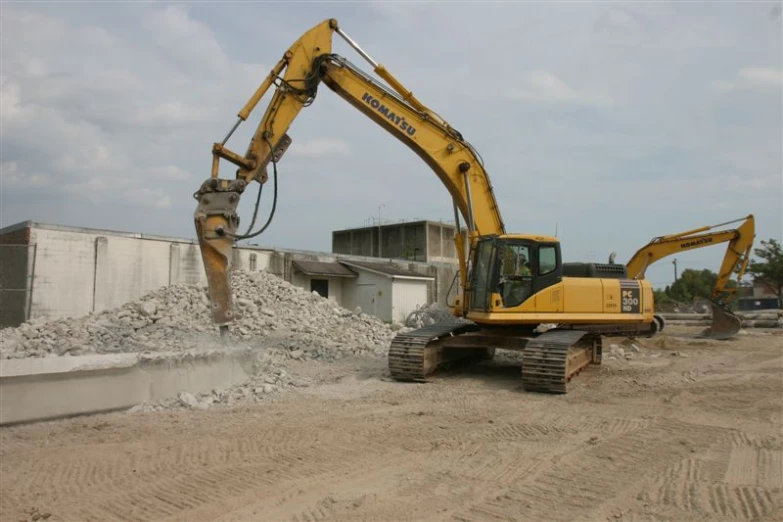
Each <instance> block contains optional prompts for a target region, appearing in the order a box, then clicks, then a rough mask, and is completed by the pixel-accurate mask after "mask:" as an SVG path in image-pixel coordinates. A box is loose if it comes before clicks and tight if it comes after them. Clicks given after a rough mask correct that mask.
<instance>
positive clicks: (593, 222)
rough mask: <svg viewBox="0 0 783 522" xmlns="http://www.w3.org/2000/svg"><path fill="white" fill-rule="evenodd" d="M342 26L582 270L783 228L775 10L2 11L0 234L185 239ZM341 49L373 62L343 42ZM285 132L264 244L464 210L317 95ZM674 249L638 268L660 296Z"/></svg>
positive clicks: (295, 242) (504, 207) (706, 256)
mask: <svg viewBox="0 0 783 522" xmlns="http://www.w3.org/2000/svg"><path fill="white" fill-rule="evenodd" d="M329 17H335V18H337V19H338V20H339V21H340V24H341V27H342V28H343V29H344V30H345V31H346V32H347V33H348V34H349V35H350V36H351V37H352V38H353V39H354V40H356V41H357V42H359V43H360V45H362V46H363V48H364V49H365V50H366V51H367V52H368V53H369V54H370V55H371V56H372V57H373V58H374V59H375V60H376V61H379V62H381V63H383V64H384V65H386V66H387V67H388V68H389V69H390V70H391V71H392V73H393V74H395V75H396V76H397V77H398V78H399V79H400V80H401V81H402V82H403V83H404V84H405V85H406V86H407V87H408V88H409V89H411V90H412V91H413V92H414V93H415V94H416V95H417V96H418V97H419V99H420V100H422V101H423V102H424V103H425V104H427V105H429V106H430V107H431V108H432V109H433V110H435V111H436V112H438V113H439V114H441V115H442V116H443V117H444V118H446V119H447V120H448V121H449V122H450V123H451V124H452V125H453V126H454V127H456V128H457V129H459V130H460V131H461V132H462V134H463V135H464V136H465V137H466V138H467V139H468V140H469V141H471V142H472V143H473V144H474V145H475V146H476V147H477V149H478V150H479V151H480V153H481V155H482V156H483V158H484V161H485V166H486V168H487V170H488V172H489V173H490V176H491V179H492V182H493V185H494V187H495V190H496V194H497V197H498V200H499V203H500V206H501V211H502V214H503V217H504V220H505V222H506V226H507V229H508V230H509V231H510V232H531V233H546V234H554V233H555V231H557V233H558V236H559V237H560V238H561V240H562V242H563V251H564V255H565V256H566V258H567V259H569V260H593V261H605V260H606V258H607V256H608V254H609V253H610V252H611V251H615V252H617V254H618V256H617V259H618V261H627V260H628V258H629V257H630V256H631V255H632V254H633V252H634V251H635V250H636V249H637V248H639V247H641V246H642V245H644V244H645V243H646V242H647V241H649V240H650V239H651V238H652V237H654V236H658V235H663V234H668V233H673V232H677V231H681V230H686V229H690V228H694V227H697V226H702V225H708V224H715V223H721V222H724V221H728V220H730V219H734V218H740V217H743V216H745V215H747V214H750V213H753V214H755V216H756V218H757V234H758V239H757V241H758V240H760V239H766V238H770V237H774V238H777V239H779V240H780V239H781V236H782V235H783V231H782V230H781V229H782V228H783V224H782V223H783V214H782V210H781V207H782V204H781V201H782V198H783V187H782V186H781V162H782V157H783V150H782V146H781V141H782V137H781V118H782V116H783V110H782V107H781V99H782V94H781V91H782V90H783V80H782V78H783V75H782V74H783V73H781V47H782V46H781V12H780V3H762V2H753V3H751V2H748V3H744V4H740V3H718V2H712V3H709V2H688V3H684V2H683V3H679V4H669V3H657V2H656V3H641V2H634V3H627V4H623V3H616V2H615V3H597V2H590V3H587V2H585V3H575V2H569V3H565V2H564V3H548V4H545V3H510V2H508V3H489V2H485V3H480V4H479V3H477V2H476V3H454V2H451V3H441V4H438V3H419V4H417V5H414V3H410V2H387V3H377V4H365V3H345V2H342V3H293V2H279V3H270V2H256V3H228V2H226V3H223V4H220V5H219V4H218V3H217V2H215V3H193V4H187V3H166V2H151V3H147V2H145V3H118V4H110V3H108V2H107V3H76V2H74V3H66V2H63V3H35V2H19V3H3V5H2V51H1V53H0V54H1V56H0V57H1V58H2V72H1V74H0V76H1V80H2V100H1V101H2V184H1V185H0V188H1V193H0V198H1V199H0V206H1V208H0V227H4V226H8V225H11V224H13V223H17V222H19V221H24V220H28V219H29V220H35V221H43V222H49V223H57V224H65V225H75V226H86V227H100V228H109V229H115V230H124V231H135V232H143V233H148V234H163V235H173V236H180V237H188V238H191V237H193V236H194V231H193V222H192V214H193V211H194V209H195V200H194V199H193V198H192V193H193V192H194V191H195V190H196V189H197V188H198V186H199V185H200V183H201V182H202V180H203V179H205V178H206V177H208V176H209V171H210V164H211V146H212V143H213V142H215V141H220V140H221V139H222V137H223V136H224V135H225V133H226V131H228V129H229V128H230V126H231V125H232V124H233V123H234V121H235V116H236V113H237V111H238V110H239V109H240V108H241V107H242V106H243V105H244V104H245V102H246V100H247V98H248V97H249V96H250V94H251V93H252V92H253V90H254V89H255V88H256V86H257V84H258V83H259V82H260V81H261V80H262V79H263V78H264V76H265V75H266V73H267V72H268V71H269V69H270V68H271V66H272V64H273V63H274V62H276V61H277V60H278V59H279V58H280V56H281V54H282V53H283V52H284V50H285V49H286V48H287V47H288V46H289V45H290V44H291V43H293V41H294V40H296V38H297V37H298V36H299V35H300V34H301V33H303V32H304V31H306V30H307V29H309V28H310V27H312V26H313V25H315V24H317V23H318V22H320V21H322V20H323V19H326V18H329ZM334 51H335V52H337V53H339V54H341V55H343V56H345V57H347V58H348V59H349V60H351V61H353V62H354V63H355V64H357V65H359V66H360V67H362V68H363V69H365V70H367V71H369V66H368V65H367V64H366V63H365V62H364V61H363V60H362V59H361V58H360V57H359V55H357V54H356V53H355V52H354V51H353V50H352V49H351V48H350V47H348V46H347V44H345V43H344V42H343V41H342V40H341V39H339V37H336V39H335V42H334ZM268 100H269V95H268V96H267V97H266V98H265V99H264V100H263V101H262V104H261V105H260V106H259V107H258V108H257V109H256V112H255V113H254V115H253V116H251V121H250V122H248V123H246V124H245V125H243V126H242V127H241V130H240V132H238V133H237V134H235V136H234V138H232V140H231V141H229V147H230V148H232V149H233V150H235V151H237V152H240V153H242V152H244V150H245V148H246V146H247V140H248V139H249V137H250V135H251V133H252V130H253V127H254V126H255V124H256V123H257V121H258V118H259V117H260V115H261V113H262V112H263V109H264V107H265V105H266V102H267V101H268ZM290 135H291V136H292V138H293V140H294V145H293V146H292V147H291V149H289V151H288V153H287V154H286V156H285V158H284V161H282V162H281V163H280V165H279V174H280V185H279V199H278V208H277V212H276V215H275V218H274V220H273V222H272V225H271V226H270V227H269V229H268V230H267V231H266V232H265V233H264V234H263V235H262V236H260V237H259V238H257V240H256V242H257V243H259V244H263V245H267V246H278V247H287V248H299V249H308V250H320V251H329V250H330V249H331V231H332V230H336V229H342V228H348V227H355V226H363V225H366V224H371V223H372V222H373V221H372V220H373V219H377V216H378V213H379V207H380V215H381V219H382V220H383V221H387V220H391V221H400V220H411V219H421V218H426V219H431V220H439V219H442V220H444V221H449V220H452V219H453V212H452V206H451V201H450V199H449V197H448V195H447V193H446V191H445V189H444V188H443V187H442V185H441V184H440V182H439V181H438V179H437V178H436V177H435V176H434V174H433V173H432V172H431V171H430V170H429V169H428V168H427V167H426V165H424V163H423V162H421V160H420V159H419V158H418V157H417V156H415V155H414V154H413V153H412V152H411V151H410V150H409V149H407V148H406V147H405V146H404V145H402V144H401V143H400V142H398V141H397V140H396V139H394V138H392V137H391V136H390V135H389V134H387V133H386V131H384V130H382V129H381V128H380V127H378V126H376V125H375V124H374V123H373V122H371V121H370V120H369V119H367V118H366V117H364V116H363V115H361V114H360V113H359V112H357V111H356V110H355V109H353V108H352V107H350V106H349V105H348V104H347V103H345V102H344V101H343V100H342V99H340V98H339V97H337V95H335V94H334V93H332V92H331V91H329V89H328V88H326V87H325V86H323V87H322V88H321V89H320V90H319V94H318V97H317V99H316V101H315V103H314V104H313V105H312V106H310V107H308V108H305V109H304V110H303V111H302V113H301V114H300V116H299V118H298V119H297V120H296V121H295V122H294V124H293V125H292V128H291V130H290ZM222 173H223V174H224V175H225V176H228V177H230V176H231V175H233V169H230V168H228V164H226V167H225V168H224V169H223V170H222ZM267 188H268V189H269V190H266V189H265V192H264V194H265V197H264V199H263V201H264V202H265V203H266V205H264V206H263V207H262V210H261V212H260V214H261V216H260V218H259V219H260V220H263V221H265V220H266V217H267V216H268V211H269V208H270V205H271V198H270V196H271V192H272V190H271V188H272V185H271V183H270V184H269V185H267ZM255 194H256V187H255V186H254V187H252V188H251V189H249V190H248V191H247V192H246V193H245V197H244V199H243V200H242V203H241V205H240V210H241V214H242V217H243V223H242V225H243V226H242V228H243V229H244V227H245V226H246V225H247V224H248V223H249V218H250V215H251V213H252V206H253V205H252V204H253V201H254V199H255ZM722 256H723V247H721V246H718V247H711V248H707V249H700V250H696V251H693V252H690V253H687V254H682V255H678V256H677V258H678V260H679V266H680V270H683V269H685V268H699V269H700V268H710V269H711V270H717V269H718V267H719V264H720V259H721V258H722ZM670 261H671V260H670V259H667V260H664V261H661V262H659V264H658V265H656V266H654V267H653V268H652V269H650V271H648V277H649V278H650V279H651V280H652V281H653V283H655V284H656V285H657V286H660V285H664V284H667V283H670V282H671V281H672V279H673V270H672V265H671V262H670Z"/></svg>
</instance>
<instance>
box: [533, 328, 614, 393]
mask: <svg viewBox="0 0 783 522" xmlns="http://www.w3.org/2000/svg"><path fill="white" fill-rule="evenodd" d="M589 333H590V332H586V331H582V330H549V331H547V332H544V333H543V334H541V335H539V336H538V337H536V338H535V339H532V340H530V342H528V343H527V346H525V349H524V351H523V352H522V386H523V388H524V389H525V390H526V391H537V392H544V393H561V394H562V393H566V391H567V386H568V383H569V381H570V380H571V379H572V378H573V377H574V376H575V375H576V374H578V373H579V372H581V371H582V370H583V369H584V368H585V367H586V366H587V365H589V364H590V363H591V362H600V357H601V353H600V346H601V345H600V341H598V342H597V343H596V344H595V345H594V344H593V343H592V342H589V341H591V337H589V336H588V338H587V339H586V341H588V342H585V343H580V340H583V338H584V337H585V336H586V335H588V334H589Z"/></svg>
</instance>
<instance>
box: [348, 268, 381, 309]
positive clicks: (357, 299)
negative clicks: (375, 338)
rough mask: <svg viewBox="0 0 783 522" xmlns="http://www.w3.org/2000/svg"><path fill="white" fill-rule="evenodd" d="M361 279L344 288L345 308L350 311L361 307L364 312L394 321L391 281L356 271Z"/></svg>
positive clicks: (377, 275)
mask: <svg viewBox="0 0 783 522" xmlns="http://www.w3.org/2000/svg"><path fill="white" fill-rule="evenodd" d="M356 272H357V273H358V274H359V277H357V278H355V279H353V280H352V281H351V284H345V285H344V286H343V306H344V307H345V308H348V309H349V310H354V309H355V308H356V307H357V306H359V307H361V309H362V312H364V313H367V314H372V315H374V316H377V317H379V318H381V319H383V320H384V321H390V320H391V319H392V300H391V297H392V288H391V279H390V278H388V277H386V276H384V275H380V274H375V273H373V272H368V271H367V270H359V269H356Z"/></svg>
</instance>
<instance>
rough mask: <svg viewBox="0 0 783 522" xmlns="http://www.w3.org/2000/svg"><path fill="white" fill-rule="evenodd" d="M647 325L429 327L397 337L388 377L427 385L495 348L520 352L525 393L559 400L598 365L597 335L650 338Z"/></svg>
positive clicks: (600, 340)
mask: <svg viewBox="0 0 783 522" xmlns="http://www.w3.org/2000/svg"><path fill="white" fill-rule="evenodd" d="M654 334H655V328H654V327H650V326H649V325H644V324H642V325H639V326H638V327H630V326H629V325H584V327H576V326H575V325H561V326H558V327H556V328H552V329H550V330H547V331H545V332H543V333H538V332H536V331H535V330H519V329H516V328H512V329H503V330H494V329H493V330H490V329H483V328H482V327H480V326H478V325H476V324H472V323H466V324H434V325H429V326H425V327H422V328H419V329H417V330H413V331H410V332H405V333H401V334H398V335H397V336H396V337H395V338H394V339H393V340H392V342H391V346H390V347H389V355H388V361H389V371H390V373H391V376H392V378H394V379H395V380H398V381H418V382H427V381H428V380H430V378H431V377H433V376H435V375H436V374H437V373H438V372H439V371H441V370H445V369H454V368H459V367H465V366H468V365H470V364H474V363H477V362H480V361H483V360H487V359H492V357H493V356H494V354H495V349H496V348H501V349H506V350H517V351H521V352H522V386H523V388H524V389H525V390H526V391H534V392H542V393H553V394H562V393H566V392H567V387H568V384H569V382H570V381H571V379H573V378H574V377H575V376H576V375H578V374H579V373H580V372H581V371H582V370H584V369H585V368H587V367H588V366H589V365H590V364H601V358H602V351H603V350H602V349H603V335H618V336H634V337H650V336H652V335H654Z"/></svg>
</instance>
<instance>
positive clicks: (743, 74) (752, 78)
mask: <svg viewBox="0 0 783 522" xmlns="http://www.w3.org/2000/svg"><path fill="white" fill-rule="evenodd" d="M713 85H714V87H715V88H716V89H717V90H719V91H723V92H737V91H767V92H771V93H778V94H779V93H780V92H781V88H783V69H780V68H775V67H744V68H742V69H740V70H739V71H737V75H736V78H735V79H734V80H717V81H715V82H714V84H713Z"/></svg>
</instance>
